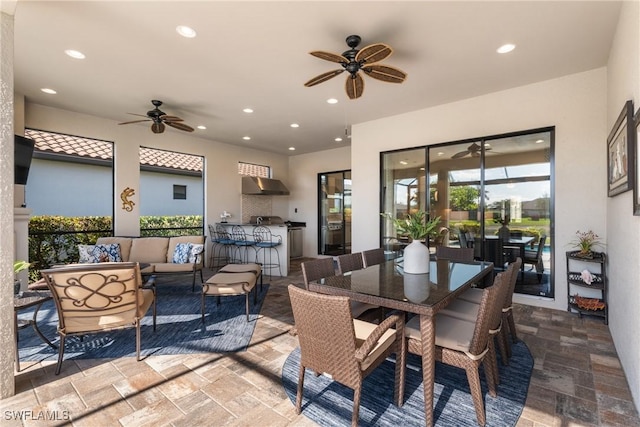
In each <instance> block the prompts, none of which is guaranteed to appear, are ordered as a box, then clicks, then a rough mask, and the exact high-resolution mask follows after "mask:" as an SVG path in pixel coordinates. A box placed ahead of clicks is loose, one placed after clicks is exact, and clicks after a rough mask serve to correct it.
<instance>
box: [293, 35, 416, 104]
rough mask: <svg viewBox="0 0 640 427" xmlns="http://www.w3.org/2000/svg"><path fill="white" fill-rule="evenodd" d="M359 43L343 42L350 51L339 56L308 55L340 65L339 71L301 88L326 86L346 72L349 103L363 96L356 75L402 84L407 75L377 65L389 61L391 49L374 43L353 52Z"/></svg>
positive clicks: (350, 39)
mask: <svg viewBox="0 0 640 427" xmlns="http://www.w3.org/2000/svg"><path fill="white" fill-rule="evenodd" d="M360 41H361V38H360V36H357V35H351V36H349V37H347V39H346V42H347V46H349V47H350V49H349V50H347V51H345V52H342V55H337V54H335V53H330V52H324V51H321V50H316V51H313V52H309V53H310V54H311V55H313V56H315V57H317V58H320V59H324V60H326V61H331V62H336V63H338V64H340V65H342V69H337V70H333V71H328V72H326V73H322V74H320V75H319V76H316V77H314V78H312V79H311V80H309V81H308V82H306V83H305V84H304V85H305V86H306V87H311V86H315V85H317V84H318V83H322V82H326V81H327V80H329V79H331V78H333V77H335V76H337V75H338V74H341V73H342V72H344V71H348V72H349V75H348V76H347V82H346V86H345V89H346V91H347V95H348V96H349V98H350V99H356V98H359V97H360V96H362V92H363V91H364V80H363V79H362V75H361V74H360V73H359V72H360V71H362V72H364V73H365V74H367V75H368V76H370V77H373V78H374V79H377V80H382V81H383V82H389V83H402V82H403V81H404V80H405V79H406V78H407V74H406V73H405V72H403V71H400V70H398V69H397V68H394V67H390V66H388V65H380V64H378V62H380V61H382V60H383V59H385V58H388V57H389V56H390V55H391V54H392V53H393V49H391V47H390V46H387V45H386V44H384V43H376V44H372V45H369V46H365V47H363V48H362V49H356V47H357V46H358V45H359V44H360Z"/></svg>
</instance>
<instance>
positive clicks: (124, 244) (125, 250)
mask: <svg viewBox="0 0 640 427" xmlns="http://www.w3.org/2000/svg"><path fill="white" fill-rule="evenodd" d="M132 240H133V238H131V237H98V240H97V241H96V244H98V245H101V244H102V245H108V244H113V243H117V244H119V245H120V256H121V257H122V261H124V262H127V261H129V254H130V253H131V241H132Z"/></svg>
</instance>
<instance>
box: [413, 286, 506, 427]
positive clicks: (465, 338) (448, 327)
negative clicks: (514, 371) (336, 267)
mask: <svg viewBox="0 0 640 427" xmlns="http://www.w3.org/2000/svg"><path fill="white" fill-rule="evenodd" d="M507 289H508V276H507V274H506V273H499V274H498V275H497V276H496V277H495V279H494V282H493V286H490V287H488V288H486V289H484V290H483V294H482V301H481V302H480V307H479V310H478V316H477V318H476V320H475V322H469V321H466V320H462V319H458V318H455V317H450V316H446V315H441V314H440V313H438V314H436V318H435V329H436V331H435V335H436V336H435V344H436V351H435V357H436V360H439V361H440V362H442V363H445V364H447V365H452V366H456V367H459V368H462V369H464V370H465V371H466V373H467V379H468V380H469V388H470V390H471V397H472V399H473V404H474V407H475V411H476V418H477V421H478V424H480V425H481V426H484V425H485V423H486V412H485V408H484V403H483V399H482V390H481V386H480V373H479V369H480V364H482V365H483V367H484V370H485V378H486V379H487V383H488V385H489V394H490V395H491V396H493V397H496V396H497V390H496V383H495V380H494V379H495V376H496V374H495V373H494V372H493V370H494V366H493V365H492V364H491V363H490V362H489V360H488V358H487V354H488V352H489V341H490V338H491V337H490V335H489V330H490V328H491V325H492V324H494V323H495V319H496V318H498V317H500V315H501V311H500V309H501V307H502V301H503V300H504V294H505V292H506V291H507ZM405 334H406V336H407V342H408V350H409V352H411V353H414V354H418V355H421V353H422V342H421V334H420V316H414V317H413V318H412V319H411V320H410V321H409V322H407V325H406V327H405Z"/></svg>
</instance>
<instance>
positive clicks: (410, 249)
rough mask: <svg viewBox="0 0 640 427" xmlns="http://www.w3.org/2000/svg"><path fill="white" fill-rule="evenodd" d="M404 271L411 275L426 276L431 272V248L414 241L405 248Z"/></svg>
mask: <svg viewBox="0 0 640 427" xmlns="http://www.w3.org/2000/svg"><path fill="white" fill-rule="evenodd" d="M403 259H404V261H403V269H404V272H405V273H409V274H426V273H428V272H429V248H427V247H426V246H425V245H424V244H422V242H420V241H419V240H414V241H412V242H411V243H410V244H409V245H408V246H407V247H406V248H404V255H403Z"/></svg>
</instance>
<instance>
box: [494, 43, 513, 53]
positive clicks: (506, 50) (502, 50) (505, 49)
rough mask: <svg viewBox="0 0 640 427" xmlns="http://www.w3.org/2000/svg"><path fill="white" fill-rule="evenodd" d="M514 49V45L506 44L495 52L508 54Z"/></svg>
mask: <svg viewBox="0 0 640 427" xmlns="http://www.w3.org/2000/svg"><path fill="white" fill-rule="evenodd" d="M515 48H516V45H515V44H511V43H507V44H503V45H502V46H500V47H499V48H498V49H497V50H496V52H498V53H509V52H511V51H512V50H513V49H515Z"/></svg>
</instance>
